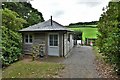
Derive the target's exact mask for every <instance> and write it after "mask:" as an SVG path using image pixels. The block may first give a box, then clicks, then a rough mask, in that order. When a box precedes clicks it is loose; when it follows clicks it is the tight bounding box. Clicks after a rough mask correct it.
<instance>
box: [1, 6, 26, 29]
mask: <svg viewBox="0 0 120 80" xmlns="http://www.w3.org/2000/svg"><path fill="white" fill-rule="evenodd" d="M21 23H22V24H21ZM23 23H26V21H25V20H24V19H22V18H20V17H19V15H18V14H17V13H16V12H14V11H11V10H9V9H7V8H5V9H3V10H2V26H5V27H7V28H8V29H11V30H13V31H17V30H19V29H21V28H23Z"/></svg>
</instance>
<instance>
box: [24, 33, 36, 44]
mask: <svg viewBox="0 0 120 80" xmlns="http://www.w3.org/2000/svg"><path fill="white" fill-rule="evenodd" d="M26 35H27V36H28V38H27V39H28V42H26ZM30 36H32V42H30V39H31V38H30ZM33 39H34V38H33V34H25V35H24V43H25V44H33Z"/></svg>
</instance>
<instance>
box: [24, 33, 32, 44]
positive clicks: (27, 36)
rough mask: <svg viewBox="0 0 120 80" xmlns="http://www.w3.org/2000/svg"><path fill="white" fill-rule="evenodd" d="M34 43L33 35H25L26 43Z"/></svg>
mask: <svg viewBox="0 0 120 80" xmlns="http://www.w3.org/2000/svg"><path fill="white" fill-rule="evenodd" d="M32 42H33V36H32V35H31V34H26V35H25V43H32Z"/></svg>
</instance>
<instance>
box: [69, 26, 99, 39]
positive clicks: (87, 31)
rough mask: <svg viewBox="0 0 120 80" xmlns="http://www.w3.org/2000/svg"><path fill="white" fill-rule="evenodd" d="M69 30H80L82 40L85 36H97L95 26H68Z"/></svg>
mask: <svg viewBox="0 0 120 80" xmlns="http://www.w3.org/2000/svg"><path fill="white" fill-rule="evenodd" d="M70 29H71V30H74V31H77V32H82V40H83V41H85V38H95V39H96V38H97V34H98V30H97V28H90V27H85V28H84V27H81V28H70Z"/></svg>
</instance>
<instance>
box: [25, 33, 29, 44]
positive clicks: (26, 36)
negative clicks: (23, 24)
mask: <svg viewBox="0 0 120 80" xmlns="http://www.w3.org/2000/svg"><path fill="white" fill-rule="evenodd" d="M25 43H28V35H25Z"/></svg>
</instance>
